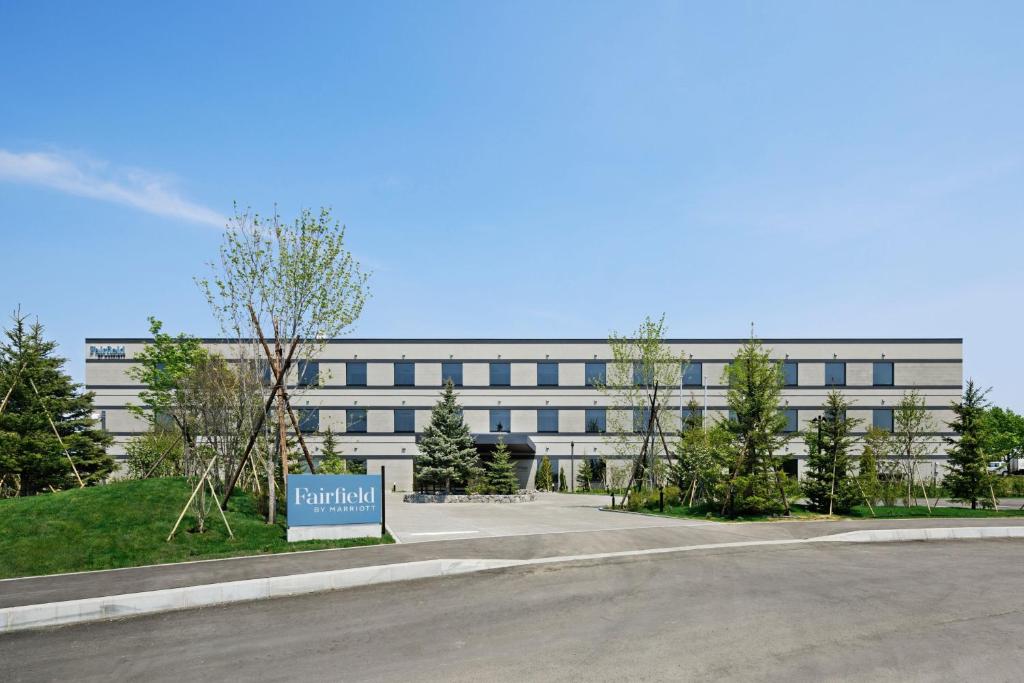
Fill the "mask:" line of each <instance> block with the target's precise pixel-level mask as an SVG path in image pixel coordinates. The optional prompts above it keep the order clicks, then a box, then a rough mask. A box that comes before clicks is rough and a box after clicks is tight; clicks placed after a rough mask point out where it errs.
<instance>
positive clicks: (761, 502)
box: [719, 337, 790, 517]
mask: <svg viewBox="0 0 1024 683" xmlns="http://www.w3.org/2000/svg"><path fill="white" fill-rule="evenodd" d="M725 378H726V380H727V381H728V383H729V391H728V394H727V401H728V404H729V408H730V410H731V411H732V415H730V417H729V418H728V419H725V420H722V421H721V424H722V427H723V428H724V429H725V430H726V431H727V432H728V433H729V435H730V441H731V444H730V450H731V453H730V458H729V460H730V462H729V463H728V470H729V475H728V478H727V479H726V480H725V481H724V482H723V483H722V484H721V485H720V487H719V488H720V492H721V496H720V498H721V500H722V514H728V515H729V516H730V517H734V516H736V515H737V514H740V513H754V514H762V513H766V512H768V513H776V514H777V513H785V514H787V515H788V514H789V499H788V496H787V494H786V489H785V483H784V481H783V477H784V475H783V474H782V472H781V468H782V462H781V460H780V458H779V457H778V456H777V455H776V454H777V453H779V452H781V451H782V449H783V448H784V447H785V445H786V443H787V442H788V441H789V439H790V435H789V434H787V433H786V432H785V429H786V417H785V415H784V414H783V413H782V412H781V411H780V410H779V400H780V397H781V395H782V383H783V378H782V364H781V363H779V362H778V361H774V360H772V359H771V356H770V354H769V352H768V351H766V350H765V349H764V348H763V347H762V345H761V342H760V341H759V340H758V339H756V338H754V337H751V338H750V339H749V340H748V341H747V342H745V343H744V344H743V346H741V347H740V348H739V350H737V352H736V355H735V356H734V357H733V360H732V362H731V363H730V364H729V365H728V366H726V370H725Z"/></svg>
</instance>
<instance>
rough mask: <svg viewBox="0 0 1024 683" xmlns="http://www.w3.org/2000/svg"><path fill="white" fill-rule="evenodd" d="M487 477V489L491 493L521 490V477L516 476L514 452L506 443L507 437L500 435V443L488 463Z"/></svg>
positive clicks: (507, 493)
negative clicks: (511, 451)
mask: <svg viewBox="0 0 1024 683" xmlns="http://www.w3.org/2000/svg"><path fill="white" fill-rule="evenodd" d="M485 479H486V481H487V489H488V491H490V492H491V493H499V494H505V495H511V494H513V493H515V492H516V491H518V490H519V478H518V477H517V476H516V466H515V463H514V462H512V454H511V453H510V452H509V450H508V446H506V445H505V439H503V438H501V437H498V445H497V447H496V448H495V449H494V454H493V455H492V456H491V461H490V462H488V463H487V473H486V475H485Z"/></svg>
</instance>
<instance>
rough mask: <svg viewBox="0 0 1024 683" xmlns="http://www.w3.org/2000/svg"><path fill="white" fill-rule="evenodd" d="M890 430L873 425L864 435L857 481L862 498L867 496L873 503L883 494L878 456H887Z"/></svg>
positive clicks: (858, 463) (858, 462)
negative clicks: (879, 476) (886, 445)
mask: <svg viewBox="0 0 1024 683" xmlns="http://www.w3.org/2000/svg"><path fill="white" fill-rule="evenodd" d="M889 436H890V435H889V432H887V431H885V430H883V429H881V428H879V427H872V428H871V429H869V430H868V433H867V434H865V435H864V448H863V449H861V452H860V458H859V459H858V461H857V481H858V482H859V484H860V491H859V493H860V494H861V497H862V498H866V499H867V500H868V502H870V503H871V504H872V505H873V504H874V503H875V502H876V501H877V500H878V498H879V497H880V496H881V489H882V484H881V482H880V480H879V478H878V458H879V457H885V456H886V455H887V454H886V452H885V447H884V444H887V443H889Z"/></svg>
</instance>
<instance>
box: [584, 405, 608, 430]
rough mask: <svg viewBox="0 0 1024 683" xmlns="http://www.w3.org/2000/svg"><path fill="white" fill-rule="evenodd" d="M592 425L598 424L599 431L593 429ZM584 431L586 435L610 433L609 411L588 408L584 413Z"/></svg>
mask: <svg viewBox="0 0 1024 683" xmlns="http://www.w3.org/2000/svg"><path fill="white" fill-rule="evenodd" d="M592 423H596V424H597V429H591V428H590V426H591V424H592ZM583 431H584V433H586V434H607V433H608V409H607V408H587V409H585V411H584V413H583Z"/></svg>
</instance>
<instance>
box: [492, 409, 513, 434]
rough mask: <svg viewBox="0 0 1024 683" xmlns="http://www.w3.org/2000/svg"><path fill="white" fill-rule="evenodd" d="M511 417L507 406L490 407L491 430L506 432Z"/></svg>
mask: <svg viewBox="0 0 1024 683" xmlns="http://www.w3.org/2000/svg"><path fill="white" fill-rule="evenodd" d="M511 422H512V418H511V416H510V415H509V410H508V409H507V408H492V409H491V431H492V432H508V431H509V427H510V425H511Z"/></svg>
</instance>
